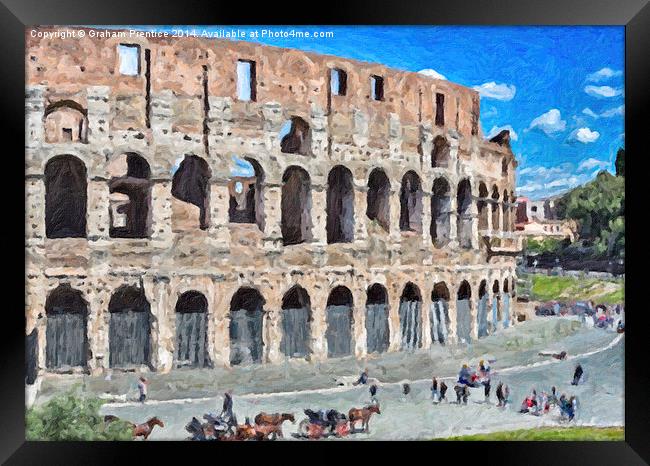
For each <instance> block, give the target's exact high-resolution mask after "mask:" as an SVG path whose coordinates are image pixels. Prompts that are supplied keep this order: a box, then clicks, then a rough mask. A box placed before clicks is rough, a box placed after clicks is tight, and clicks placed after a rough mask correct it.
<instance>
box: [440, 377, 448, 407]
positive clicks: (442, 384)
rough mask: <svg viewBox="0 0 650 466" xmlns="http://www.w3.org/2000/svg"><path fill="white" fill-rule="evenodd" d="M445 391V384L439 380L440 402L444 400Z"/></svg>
mask: <svg viewBox="0 0 650 466" xmlns="http://www.w3.org/2000/svg"><path fill="white" fill-rule="evenodd" d="M446 393H447V384H446V383H445V382H444V381H443V382H440V402H442V400H446V399H447V398H446V397H445V394H446Z"/></svg>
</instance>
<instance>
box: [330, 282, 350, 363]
mask: <svg viewBox="0 0 650 466" xmlns="http://www.w3.org/2000/svg"><path fill="white" fill-rule="evenodd" d="M352 306H353V302H352V293H351V292H350V290H349V289H348V288H346V287H344V286H337V287H336V288H334V289H333V290H332V291H331V293H330V295H329V297H328V298H327V308H326V309H325V317H326V320H327V331H326V332H325V337H326V338H327V357H328V358H336V357H341V356H348V355H350V354H352V323H353V318H352Z"/></svg>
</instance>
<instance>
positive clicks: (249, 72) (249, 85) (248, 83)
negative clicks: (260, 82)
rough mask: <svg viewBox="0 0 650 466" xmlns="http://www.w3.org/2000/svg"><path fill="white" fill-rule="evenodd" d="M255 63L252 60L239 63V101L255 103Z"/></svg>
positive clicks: (239, 61)
mask: <svg viewBox="0 0 650 466" xmlns="http://www.w3.org/2000/svg"><path fill="white" fill-rule="evenodd" d="M256 84H257V83H256V78H255V62H254V61H250V60H238V61H237V98H238V99H239V100H252V101H255V99H256V95H255V90H256V87H257V86H256Z"/></svg>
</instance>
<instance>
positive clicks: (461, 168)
mask: <svg viewBox="0 0 650 466" xmlns="http://www.w3.org/2000/svg"><path fill="white" fill-rule="evenodd" d="M26 40H27V50H26V67H27V86H26V101H25V109H26V131H27V136H26V148H25V150H26V154H25V156H26V179H25V181H26V196H27V224H26V263H27V265H26V266H27V276H26V281H27V283H26V285H27V295H26V319H27V334H31V333H32V331H33V330H34V329H36V331H37V341H38V345H37V349H36V351H37V355H38V366H39V370H40V371H41V372H56V371H73V372H74V371H89V372H91V373H101V372H102V371H104V370H107V369H109V368H110V367H115V368H121V367H128V368H136V369H142V370H148V369H152V370H159V371H169V370H172V369H173V368H174V367H177V365H179V364H177V362H179V361H180V360H183V361H184V362H185V363H188V364H194V365H205V364H212V365H228V364H231V363H233V364H236V363H240V362H242V361H246V360H248V361H249V362H260V363H275V362H279V361H281V360H284V358H285V357H292V356H294V357H301V358H302V357H306V358H307V359H310V360H319V359H324V358H327V357H338V356H340V355H344V354H346V353H350V354H353V355H356V357H366V356H367V355H368V348H369V347H370V348H371V349H372V350H376V351H382V350H384V349H385V350H387V351H400V350H410V349H418V348H423V349H426V348H428V347H429V346H430V345H432V344H440V343H441V340H443V342H444V343H451V344H454V343H457V342H459V341H461V340H462V341H467V340H469V339H474V338H478V337H480V336H484V335H486V334H487V333H490V332H493V331H496V330H497V329H498V328H500V327H502V326H503V325H508V324H512V323H515V320H516V319H514V318H512V316H513V307H514V299H512V304H510V305H508V304H507V302H509V301H510V300H511V298H512V297H513V296H514V292H515V290H514V284H515V282H516V276H515V259H514V255H515V254H516V251H517V250H518V247H519V245H518V244H517V238H516V237H515V235H514V234H513V230H514V218H515V201H514V199H515V198H514V186H515V178H514V177H515V167H516V161H515V159H514V156H513V154H512V151H511V150H510V146H509V140H508V133H507V132H504V133H502V134H500V135H499V136H497V137H495V138H494V139H493V140H491V141H487V140H484V139H483V137H482V133H481V129H480V127H479V124H478V121H479V113H478V112H479V96H478V94H477V93H476V92H474V91H473V90H471V89H468V88H465V87H462V86H459V85H456V84H453V83H451V82H448V81H443V80H436V79H432V78H429V77H426V76H423V75H419V74H416V73H412V72H404V71H398V70H394V69H390V68H387V67H385V66H382V65H379V64H371V63H362V62H357V61H353V60H348V59H344V58H339V57H333V56H322V55H316V54H312V53H305V52H301V51H297V50H289V49H281V48H275V47H268V46H262V45H258V44H252V43H246V42H233V41H220V40H199V39H192V38H185V39H163V38H156V39H151V40H149V39H146V38H142V37H137V38H129V37H122V38H120V37H114V38H106V39H104V38H102V39H94V38H90V37H88V35H86V37H85V38H83V39H79V38H69V39H44V38H35V37H32V36H30V35H29V34H28V35H27V37H26ZM125 49H127V51H126V52H125V51H124V50H125ZM129 60H131V61H129ZM133 60H135V61H133ZM239 63H247V65H245V66H243V67H241V68H242V69H244V71H241V70H240V67H239V65H238V64H239ZM129 66H131V68H129ZM342 83H343V84H342ZM242 88H244V92H242ZM233 158H236V159H237V160H240V161H241V160H243V161H246V162H247V163H248V164H249V165H250V166H252V167H253V169H254V173H252V172H251V173H248V174H241V173H239V174H237V173H235V172H233V164H234V162H233V160H234V159H233ZM190 159H192V160H190ZM188 160H190V161H188ZM181 172H182V173H181ZM373 285H377V286H375V287H374V288H373V292H372V293H370V291H369V290H370V289H371V287H373ZM337 287H345V288H337ZM335 289H337V292H336V293H332V292H333V290H335ZM242 290H243V291H242ZM341 290H343V291H342V292H341ZM378 290H379V291H378ZM188 292H193V293H194V294H193V295H192V296H190V295H188V294H187V293H188ZM138 293H140V294H139V295H138ZM370 294H372V295H373V297H372V298H371V297H370ZM289 295H291V296H289ZM334 295H336V296H334ZM188 296H189V297H188ZM180 300H183V302H184V303H185V302H186V303H190V304H187V306H189V307H187V308H183V306H185V304H183V305H181V304H179V301H180ZM434 301H435V302H434ZM191 303H194V304H191ZM201 303H203V304H201ZM436 303H439V304H440V303H443V304H444V306H442V307H436ZM377 304H379V305H381V306H383V309H384V310H385V315H383V314H381V312H379V313H377V314H373V317H372V319H373V322H370V321H369V320H368V315H369V312H370V311H369V309H370V308H371V307H372V306H374V305H377ZM493 304H494V313H493ZM192 306H194V307H192ZM508 307H509V309H508ZM298 308H303V309H306V314H305V319H304V321H303V320H301V319H303V317H301V314H299V313H295V315H294V316H293V317H292V318H291V319H293V320H291V319H289V318H288V317H287V315H288V312H289V311H294V310H296V309H298ZM443 308H444V309H443ZM242 309H244V310H245V313H242V312H241V310H242ZM346 309H347V310H348V311H349V314H346V312H348V311H346ZM437 309H438V310H442V314H445V316H444V317H442V314H441V313H438V314H436V312H438V311H436V310H437ZM339 311H342V312H339ZM504 311H505V312H504ZM138 312H140V313H144V314H138ZM184 312H201V313H203V314H201V315H202V316H203V317H202V318H200V319H198V318H197V319H193V318H190V317H187V316H186V317H187V318H185V317H181V316H180V314H182V313H184ZM373 312H374V311H373ZM66 313H68V314H70V315H72V314H75V313H76V314H75V315H78V316H79V317H78V319H79V320H74V319H76V317H75V318H71V319H72V320H70V319H68V318H67V317H66V318H62V317H60V316H62V315H67V314H66ZM122 314H123V315H124V316H125V317H124V319H121V318H118V316H119V315H122ZM127 315H129V316H131V317H133V316H136V315H137V316H140V315H142V316H144V315H146V318H143V319H140V318H139V317H134V318H133V319H134V320H133V319H132V320H129V319H131V317H128V318H127ZM235 315H237V316H238V317H237V318H235ZM66 319H67V320H66ZM384 320H385V322H384ZM48 321H49V322H50V325H48ZM73 321H74V322H76V323H70V322H73ZM54 322H56V325H55V324H54ZM377 322H379V323H377ZM384 323H385V329H384V330H387V332H385V331H384V330H382V328H383V326H384ZM180 325H182V326H183V327H182V329H181V328H179V326H180ZM328 325H329V326H336V327H333V328H334V329H335V330H336V332H335V331H330V332H328ZM346 326H347V329H346ZM72 327H74V329H76V330H75V332H77V333H75V334H74V335H77V336H73V333H71V332H72V330H70V329H71V328H72ZM198 327H201V328H200V329H198ZM80 328H81V329H82V330H83V329H84V328H85V334H83V331H82V333H79V329H80ZM134 328H135V329H136V330H134ZM294 331H295V332H296V335H288V334H287V332H294ZM48 332H49V335H48ZM129 332H130V333H129ZM138 332H140V333H138ZM142 332H144V333H142ZM183 332H184V333H183ZM346 332H349V338H348V336H347V335H348V333H346ZM370 333H372V335H370ZM341 335H343V337H341ZM346 338H347V341H343V342H341V341H342V339H343V340H346ZM382 338H385V339H386V341H385V342H384V343H385V344H384V343H382V342H379V341H378V339H379V340H381V339H382ZM79 339H80V340H79ZM111 339H115V340H119V344H118V343H116V342H112V341H111ZM66 342H68V343H66ZM369 343H370V345H369ZM48 345H50V349H49V352H48V348H47V346H48ZM53 345H55V346H56V347H53ZM66 345H68V346H70V345H80V346H79V347H78V351H72V350H70V348H69V347H66ZM134 345H135V346H138V345H144V346H146V349H142V348H135V349H134ZM328 346H329V348H328ZM334 346H336V349H335V350H334V349H333V347H334ZM181 347H183V349H181ZM297 348H298V349H297ZM300 348H302V349H300ZM136 350H137V351H136ZM303 350H304V351H303ZM111 351H113V352H114V353H115V354H113V355H111V354H110V353H111ZM118 351H119V352H120V357H119V358H118V355H117V352H118ZM197 352H201V356H200V357H198V356H197ZM234 352H236V353H237V354H239V353H242V352H243V353H246V354H247V355H248V359H247V358H246V357H244V358H243V359H242V358H240V357H239V356H237V357H234V356H233V354H234ZM136 353H137V354H136ZM181 353H182V354H181ZM243 353H242V354H243ZM303 353H304V354H303ZM80 354H81V356H80ZM80 361H81V362H80ZM188 361H189V362H188Z"/></svg>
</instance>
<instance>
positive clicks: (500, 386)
mask: <svg viewBox="0 0 650 466" xmlns="http://www.w3.org/2000/svg"><path fill="white" fill-rule="evenodd" d="M497 401H498V403H497V407H499V408H501V407H502V406H505V405H506V403H505V398H504V396H503V382H499V384H498V385H497Z"/></svg>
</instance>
